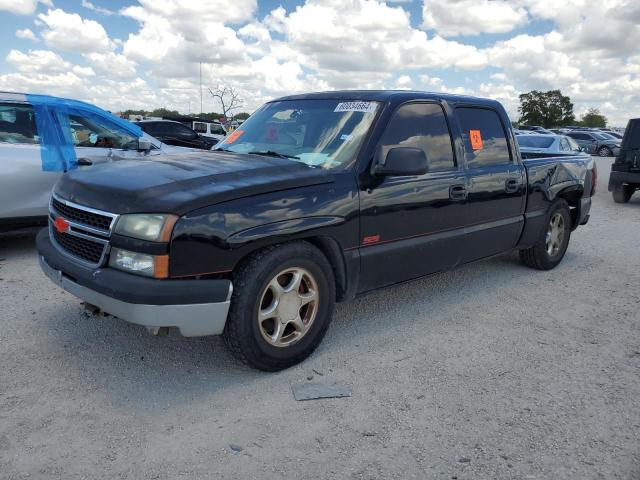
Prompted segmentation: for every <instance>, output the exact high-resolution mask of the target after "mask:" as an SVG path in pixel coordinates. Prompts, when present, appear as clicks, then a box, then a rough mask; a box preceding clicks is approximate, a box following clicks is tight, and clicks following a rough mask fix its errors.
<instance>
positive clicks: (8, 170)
mask: <svg viewBox="0 0 640 480" xmlns="http://www.w3.org/2000/svg"><path fill="white" fill-rule="evenodd" d="M0 171H1V172H2V173H1V174H0V221H1V220H6V219H8V218H24V217H39V216H46V215H47V208H48V204H49V196H50V193H51V188H52V187H53V185H54V183H55V182H56V181H57V179H58V178H59V177H60V175H61V173H60V172H44V171H43V170H42V159H41V157H40V137H39V136H38V132H37V129H36V123H35V114H34V111H33V108H32V107H31V105H29V104H26V103H0Z"/></svg>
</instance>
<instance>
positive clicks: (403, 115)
mask: <svg viewBox="0 0 640 480" xmlns="http://www.w3.org/2000/svg"><path fill="white" fill-rule="evenodd" d="M380 146H381V149H380V154H381V155H382V158H384V157H385V156H386V155H387V152H389V150H391V149H392V148H395V147H413V148H419V149H421V150H423V151H424V152H425V154H426V155H427V161H428V162H429V171H430V172H436V171H442V170H451V169H454V168H455V166H456V164H455V160H454V157H453V147H452V144H451V134H450V133H449V126H448V125H447V120H446V118H445V116H444V111H443V110H442V107H441V106H440V105H438V104H435V103H411V104H407V105H402V106H400V107H399V108H398V110H396V112H395V113H394V114H393V117H392V118H391V121H390V122H389V124H388V125H387V129H386V130H385V132H384V134H383V135H382V139H381V141H380Z"/></svg>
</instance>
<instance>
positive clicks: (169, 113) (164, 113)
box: [147, 108, 180, 117]
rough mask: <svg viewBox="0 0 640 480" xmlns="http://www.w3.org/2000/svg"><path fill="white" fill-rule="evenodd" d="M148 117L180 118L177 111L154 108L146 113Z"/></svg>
mask: <svg viewBox="0 0 640 480" xmlns="http://www.w3.org/2000/svg"><path fill="white" fill-rule="evenodd" d="M147 116H148V117H180V112H178V111H177V110H167V109H166V108H156V109H155V110H152V111H151V112H149V113H147Z"/></svg>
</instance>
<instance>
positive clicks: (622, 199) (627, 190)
mask: <svg viewBox="0 0 640 480" xmlns="http://www.w3.org/2000/svg"><path fill="white" fill-rule="evenodd" d="M635 190H636V187H635V186H633V185H618V186H617V187H616V188H615V189H614V190H613V192H611V193H612V194H613V201H614V202H616V203H627V202H629V200H631V196H632V195H633V192H635Z"/></svg>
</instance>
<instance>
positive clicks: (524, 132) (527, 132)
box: [513, 128, 538, 135]
mask: <svg viewBox="0 0 640 480" xmlns="http://www.w3.org/2000/svg"><path fill="white" fill-rule="evenodd" d="M513 134H514V135H538V132H536V131H533V130H519V129H517V128H514V129H513Z"/></svg>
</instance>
